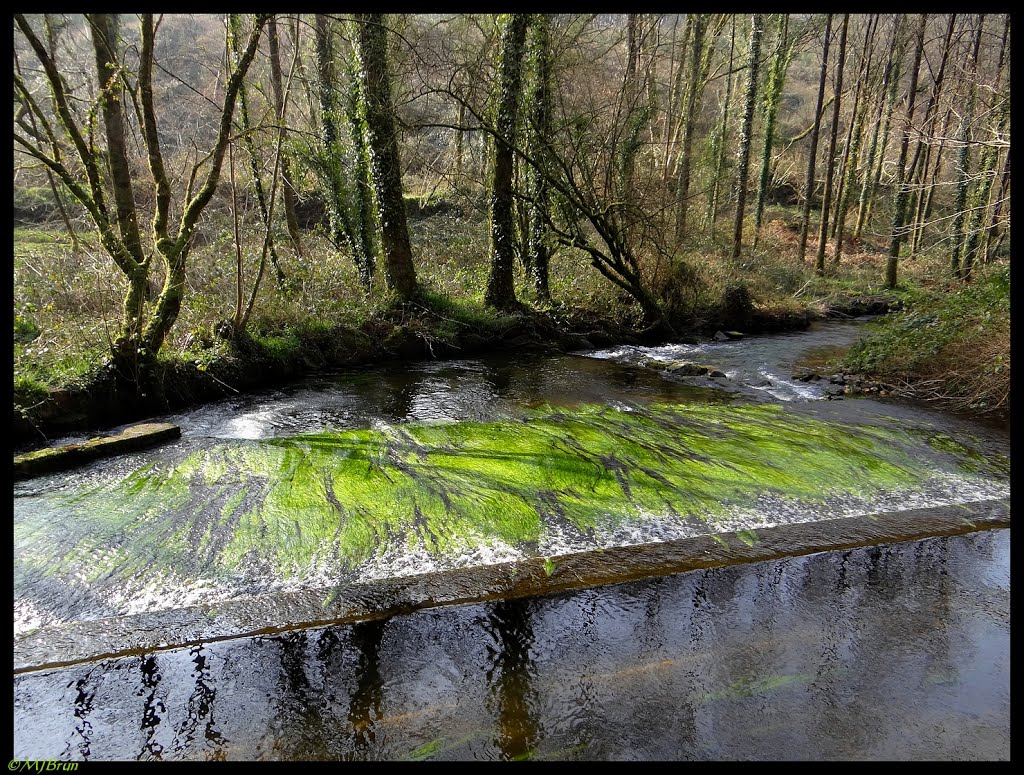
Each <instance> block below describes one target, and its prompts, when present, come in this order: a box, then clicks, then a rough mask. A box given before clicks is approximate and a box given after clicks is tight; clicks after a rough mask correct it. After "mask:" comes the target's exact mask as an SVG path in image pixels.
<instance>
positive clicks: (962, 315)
mask: <svg viewBox="0 0 1024 775" xmlns="http://www.w3.org/2000/svg"><path fill="white" fill-rule="evenodd" d="M903 296H904V309H903V310H902V311H900V312H899V313H897V314H894V315H888V316H886V317H885V318H882V319H879V320H877V321H874V322H872V323H871V324H869V326H870V328H869V334H868V336H867V337H865V338H864V339H863V340H861V341H860V342H859V343H858V344H856V345H855V346H854V347H853V348H851V350H850V352H849V353H848V354H847V356H846V358H845V360H844V362H843V364H842V368H843V369H844V370H847V371H856V372H862V373H864V374H867V375H869V376H871V377H873V378H875V379H877V380H879V381H884V382H886V383H889V384H891V385H893V386H894V387H895V388H896V392H897V393H898V394H899V395H902V396H905V397H911V398H915V399H919V400H924V401H931V402H936V403H939V404H941V405H944V406H948V407H950V408H953V409H958V410H967V411H970V412H974V413H978V414H1007V413H1008V412H1009V408H1010V272H1009V267H1004V268H1002V269H1000V270H997V271H993V272H992V273H990V274H989V275H988V276H985V277H982V278H980V279H979V280H978V281H977V282H975V283H974V284H972V285H969V286H966V287H961V288H958V289H955V290H953V289H942V288H920V287H918V288H914V289H913V290H911V291H909V292H906V293H904V294H903Z"/></svg>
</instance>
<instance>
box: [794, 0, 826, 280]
mask: <svg viewBox="0 0 1024 775" xmlns="http://www.w3.org/2000/svg"><path fill="white" fill-rule="evenodd" d="M831 39H832V14H829V15H828V18H826V20H825V42H824V45H823V46H822V49H821V75H820V76H819V77H818V102H817V107H815V109H814V124H813V125H812V129H811V146H810V148H809V149H808V151H807V180H806V183H805V185H804V191H805V193H804V210H803V217H802V219H801V222H800V254H799V255H800V261H803V260H804V257H805V256H806V255H807V235H808V232H810V229H811V199H812V198H813V197H814V179H815V176H814V168H815V165H816V162H817V159H818V133H819V131H820V129H821V115H822V113H823V112H824V110H825V108H824V103H825V83H826V81H827V80H828V49H829V44H830V41H831Z"/></svg>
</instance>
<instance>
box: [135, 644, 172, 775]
mask: <svg viewBox="0 0 1024 775" xmlns="http://www.w3.org/2000/svg"><path fill="white" fill-rule="evenodd" d="M139 669H140V670H141V672H142V690H143V692H148V693H147V694H146V700H145V702H144V703H143V706H142V730H143V731H144V732H145V733H146V739H145V741H143V743H142V750H141V751H140V752H139V756H138V758H139V759H160V758H162V757H161V754H162V753H163V750H164V747H163V746H162V745H160V744H159V743H158V742H156V741H155V740H154V739H153V737H154V736H155V735H156V728H157V726H159V724H160V717H161V715H162V714H164V713H166V712H167V708H166V707H164V703H163V700H159V699H157V696H156V690H157V687H158V686H159V685H160V680H161V678H162V676H161V675H160V669H159V666H158V665H157V661H156V657H155V656H153V655H149V656H143V657H142V663H141V665H140V666H139Z"/></svg>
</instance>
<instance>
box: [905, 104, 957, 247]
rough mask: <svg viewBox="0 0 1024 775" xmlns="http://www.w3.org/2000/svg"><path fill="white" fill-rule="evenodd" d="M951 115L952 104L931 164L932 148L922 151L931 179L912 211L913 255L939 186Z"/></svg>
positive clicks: (947, 110)
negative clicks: (933, 161)
mask: <svg viewBox="0 0 1024 775" xmlns="http://www.w3.org/2000/svg"><path fill="white" fill-rule="evenodd" d="M952 117H953V106H952V105H950V106H949V107H948V108H946V117H945V118H944V119H943V120H942V131H941V132H940V133H939V147H938V148H936V149H935V163H934V164H932V149H931V147H928V148H926V149H925V152H924V170H923V173H930V174H931V181H930V182H929V183H928V184H927V191H921V192H920V193H919V194H918V197H917V209H916V210H915V212H914V220H913V223H912V224H911V228H912V229H913V232H912V234H911V238H910V254H911V255H915V254H916V253H917V252H918V251H919V250H920V248H921V240H922V239H923V238H924V227H925V226H926V225H927V223H928V218H929V217H930V216H931V212H932V202H933V201H934V197H935V191H936V189H938V187H939V175H940V173H941V172H942V152H943V151H944V150H945V147H946V135H947V133H948V132H949V124H950V120H951V119H952Z"/></svg>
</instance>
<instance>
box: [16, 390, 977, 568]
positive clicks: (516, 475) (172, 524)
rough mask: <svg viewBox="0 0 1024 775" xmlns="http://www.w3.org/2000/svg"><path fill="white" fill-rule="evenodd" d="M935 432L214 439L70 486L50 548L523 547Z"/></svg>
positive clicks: (534, 418)
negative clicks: (176, 455) (111, 477)
mask: <svg viewBox="0 0 1024 775" xmlns="http://www.w3.org/2000/svg"><path fill="white" fill-rule="evenodd" d="M950 441H951V440H950ZM939 443H940V444H944V447H943V448H942V449H941V450H934V451H937V452H938V453H939V454H929V453H930V452H933V447H934V444H932V445H929V444H928V443H925V440H924V439H921V438H918V437H915V436H914V435H913V434H911V433H908V432H904V431H900V430H896V429H892V428H879V427H871V426H855V425H846V424H831V423H825V422H821V421H818V420H813V419H808V418H804V417H799V416H796V415H792V414H789V413H787V412H786V411H784V410H783V409H782V408H780V407H776V406H764V405H762V406H718V405H686V406H662V405H654V406H649V407H645V408H643V409H637V410H633V411H620V410H617V409H614V408H610V407H605V406H583V407H579V408H578V409H574V410H572V411H560V410H554V409H551V408H545V409H543V410H537V411H535V412H533V413H532V414H529V415H528V416H527V417H525V418H523V419H521V420H508V421H502V422H492V423H479V422H461V423H452V424H424V425H406V426H401V427H393V428H385V429H380V430H354V431H344V432H337V433H317V434H307V435H302V436H296V437H292V438H286V439H273V440H266V441H261V442H255V443H247V444H224V445H218V446H215V447H212V448H209V449H204V450H200V451H197V452H195V453H193V454H192V455H190V456H189V457H188V458H186V459H185V460H184V461H182V462H181V463H179V464H178V465H177V466H174V467H166V468H163V467H159V466H156V467H146V468H142V469H140V470H138V471H137V472H135V473H133V474H132V475H130V476H128V477H127V478H126V479H124V480H122V481H119V482H115V483H113V484H110V485H105V486H100V487H94V488H92V489H88V490H85V491H82V492H80V493H77V494H76V495H74V496H73V497H67V498H65V500H64V502H65V504H66V507H67V511H68V514H67V519H65V520H64V526H63V528H62V532H61V540H60V541H59V542H58V543H59V547H60V548H59V553H60V554H61V557H62V559H63V560H65V561H73V562H74V563H75V564H87V565H88V566H89V567H90V568H92V569H93V570H94V571H95V572H96V573H97V574H101V575H102V574H107V573H128V572H136V571H138V570H144V569H146V568H147V567H151V568H161V567H163V568H174V569H176V570H177V571H179V572H184V573H189V572H197V571H200V570H201V571H202V572H204V573H214V574H216V573H230V572H232V571H233V570H234V569H236V568H237V567H238V566H239V564H240V563H242V562H243V561H256V562H259V563H265V564H266V565H268V566H270V567H272V568H274V569H275V571H276V573H278V574H281V575H283V576H291V575H295V574H300V575H301V574H302V573H303V572H305V571H306V570H308V569H309V568H310V567H311V565H312V564H313V563H315V562H318V561H324V560H325V559H330V558H331V557H332V556H333V558H335V559H334V560H331V561H332V562H333V561H335V560H336V561H337V562H338V563H340V564H341V565H342V566H343V567H345V568H350V569H354V568H355V567H357V566H358V565H359V564H360V563H362V562H364V561H366V560H368V559H371V558H373V557H374V556H376V555H378V554H379V553H381V552H383V551H385V550H387V549H391V548H397V549H402V548H406V549H423V550H426V551H427V552H428V553H430V554H432V555H435V556H445V555H450V554H454V553H461V552H464V551H466V550H467V549H473V548H475V547H479V546H482V545H486V544H488V543H490V542H493V541H501V542H505V543H508V544H511V545H514V546H518V547H521V548H524V549H526V550H527V551H528V552H529V551H532V550H533V549H534V548H535V547H536V545H537V542H538V541H539V540H540V539H542V538H543V537H544V535H545V533H546V531H547V530H549V529H550V528H552V527H556V526H557V527H558V528H559V529H560V530H563V531H568V533H569V534H570V535H571V534H580V535H584V536H588V535H595V534H599V533H600V532H601V531H602V530H607V529H612V528H615V527H616V526H618V525H620V524H622V523H623V522H628V521H630V520H635V519H637V518H640V517H663V518H664V519H677V518H678V519H683V520H687V521H693V520H697V521H703V522H707V523H709V525H711V524H713V523H714V522H715V521H716V520H721V519H725V518H726V517H728V516H729V514H730V513H731V512H732V511H733V510H734V509H735V508H736V507H741V508H751V507H755V506H756V504H757V503H758V499H759V498H761V497H762V496H764V495H771V496H775V497H778V498H782V499H787V500H790V501H798V502H800V504H801V505H802V506H804V507H806V508H808V509H813V508H814V507H815V506H819V507H820V506H823V505H824V504H825V503H826V502H827V500H828V499H829V498H832V497H849V496H865V497H870V496H871V495H873V494H878V493H882V492H886V491H891V490H893V489H896V488H902V487H910V486H914V485H917V484H918V483H919V482H921V481H922V480H924V479H926V478H927V477H928V476H930V475H932V474H933V473H934V472H935V471H936V470H943V469H944V470H950V469H951V465H950V463H949V456H950V455H954V453H958V452H960V450H959V448H957V447H955V446H954V445H955V442H952V443H950V442H942V441H941V440H940V442H939ZM965 449H966V448H965ZM964 454H967V452H965V453H964ZM954 459H955V460H960V458H956V457H955V455H954ZM952 468H953V470H955V466H953V467H952ZM667 515H677V516H667ZM47 536H48V533H47V531H46V530H43V531H37V532H36V533H33V534H32V536H31V539H30V540H32V541H35V542H39V545H40V546H42V545H43V542H45V540H46V539H47ZM738 537H739V540H741V541H744V542H745V543H748V544H750V545H753V543H754V542H756V541H757V540H758V539H757V536H756V534H755V533H754V532H753V531H752V530H747V531H741V532H740V533H739V534H738ZM26 540H29V539H28V538H26ZM110 549H116V551H110ZM548 562H549V563H550V562H551V561H550V560H549V561H548ZM545 569H546V570H548V572H549V573H550V572H551V571H552V570H553V563H551V565H550V566H549V565H547V564H546V565H545Z"/></svg>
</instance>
